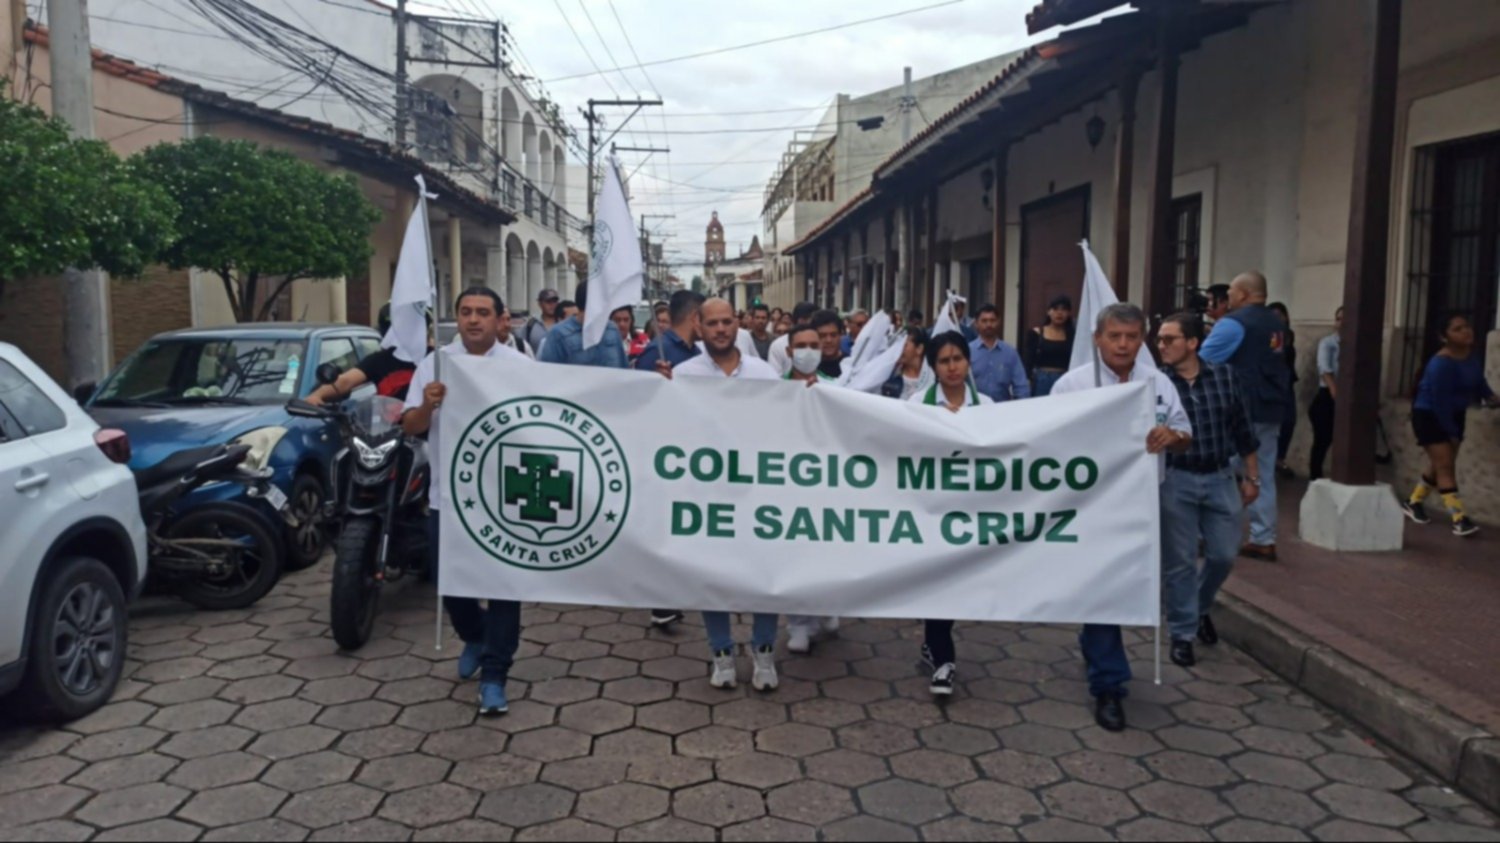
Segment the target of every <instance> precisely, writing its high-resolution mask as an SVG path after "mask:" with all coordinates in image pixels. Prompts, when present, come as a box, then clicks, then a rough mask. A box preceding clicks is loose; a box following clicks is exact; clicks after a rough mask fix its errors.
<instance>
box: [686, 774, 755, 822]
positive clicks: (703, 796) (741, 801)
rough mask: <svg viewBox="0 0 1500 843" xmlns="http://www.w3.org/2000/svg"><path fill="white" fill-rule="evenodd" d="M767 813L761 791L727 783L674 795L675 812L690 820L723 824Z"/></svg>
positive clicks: (701, 787)
mask: <svg viewBox="0 0 1500 843" xmlns="http://www.w3.org/2000/svg"><path fill="white" fill-rule="evenodd" d="M765 813H766V806H765V803H764V801H763V800H762V799H761V795H760V792H759V791H756V790H751V789H750V788H746V787H738V786H735V785H731V784H724V783H723V782H714V783H712V784H702V785H697V786H695V787H691V788H688V789H686V790H680V791H677V792H676V793H674V794H673V795H672V814H673V815H674V816H678V817H681V818H683V819H685V820H688V821H689V822H696V823H702V824H703V825H709V826H714V827H723V826H727V825H733V824H735V823H741V822H745V821H746V820H751V819H754V818H756V817H759V816H763V815H764V814H765Z"/></svg>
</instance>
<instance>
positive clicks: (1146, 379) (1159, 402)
mask: <svg viewBox="0 0 1500 843" xmlns="http://www.w3.org/2000/svg"><path fill="white" fill-rule="evenodd" d="M1096 367H1097V371H1098V375H1097V378H1098V381H1099V382H1098V383H1097V384H1096V383H1095V382H1094V381H1095V377H1096V376H1095V370H1096ZM1124 382H1127V383H1150V384H1151V387H1152V389H1154V390H1155V391H1156V423H1157V424H1158V425H1163V424H1164V425H1166V426H1167V427H1168V428H1170V429H1172V430H1175V431H1177V432H1178V433H1183V434H1186V435H1188V436H1192V435H1193V422H1192V420H1191V419H1189V418H1188V414H1187V409H1186V408H1184V407H1183V406H1182V396H1181V395H1180V394H1179V393H1178V392H1177V386H1176V385H1175V384H1173V383H1172V379H1171V378H1169V377H1167V376H1166V375H1165V374H1163V373H1162V371H1161V370H1160V369H1157V368H1155V367H1150V366H1142V365H1140V364H1139V363H1137V364H1136V366H1135V368H1134V369H1131V370H1130V379H1129V380H1128V381H1124ZM1118 383H1122V381H1121V380H1120V377H1119V376H1118V375H1116V374H1115V373H1114V370H1113V369H1111V368H1109V367H1108V366H1106V365H1104V364H1103V363H1094V364H1089V365H1087V366H1079V367H1078V368H1076V369H1073V370H1072V371H1070V372H1068V373H1067V374H1066V375H1063V376H1062V377H1061V378H1058V380H1057V383H1055V384H1053V385H1052V393H1051V394H1053V395H1060V394H1063V393H1066V392H1082V391H1083V390H1085V389H1094V388H1096V387H1098V386H1114V385H1115V384H1118ZM1157 456H1158V460H1157V464H1156V472H1157V480H1158V482H1159V481H1162V480H1166V479H1167V455H1166V454H1165V453H1162V454H1158V455H1157Z"/></svg>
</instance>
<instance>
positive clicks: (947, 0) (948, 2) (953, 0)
mask: <svg viewBox="0 0 1500 843" xmlns="http://www.w3.org/2000/svg"><path fill="white" fill-rule="evenodd" d="M962 2H964V0H942V2H940V3H933V4H931V5H928V6H918V7H916V8H913V9H906V10H903V11H900V12H892V13H891V14H888V15H878V16H876V17H873V18H864V19H862V20H856V21H849V22H847V23H841V24H836V25H834V26H825V27H822V28H821V29H810V30H807V31H806V32H795V33H792V34H791V35H780V36H777V37H775V38H767V39H764V40H762V41H753V42H751V43H749V44H736V45H735V46H732V47H720V48H718V49H715V50H705V51H703V52H700V53H690V54H688V55H685V56H675V57H673V58H669V59H655V60H653V61H648V62H641V63H639V64H636V65H633V66H631V67H629V68H620V67H615V68H610V70H608V71H605V70H596V71H595V72H594V73H575V74H573V75H571V76H558V77H556V78H553V79H548V80H547V81H548V82H565V81H567V80H570V79H583V78H585V77H588V76H603V75H604V74H605V73H609V72H613V71H617V70H632V69H635V68H644V67H657V66H659V65H663V64H674V63H676V62H683V61H690V60H692V59H701V58H705V57H707V56H717V55H721V54H723V53H731V52H734V51H736V50H748V49H750V48H752V47H764V46H765V45H767V44H778V43H781V42H783V41H791V40H794V39H797V38H806V37H808V36H809V35H821V34H823V33H825V32H835V31H837V30H840V29H848V28H850V27H853V26H861V25H863V24H867V23H875V22H877V21H883V20H890V19H892V18H899V17H904V16H906V15H914V14H917V13H918V12H926V11H931V10H932V9H940V8H942V7H944V6H952V5H955V4H957V3H962Z"/></svg>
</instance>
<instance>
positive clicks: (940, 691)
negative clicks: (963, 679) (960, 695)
mask: <svg viewBox="0 0 1500 843" xmlns="http://www.w3.org/2000/svg"><path fill="white" fill-rule="evenodd" d="M957 677H958V666H957V665H955V664H953V663H952V662H949V663H948V664H945V665H943V666H942V667H940V668H938V669H937V672H935V673H933V674H932V685H931V686H930V687H929V690H930V691H932V695H933V696H934V697H951V696H953V680H954V679H955V678H957Z"/></svg>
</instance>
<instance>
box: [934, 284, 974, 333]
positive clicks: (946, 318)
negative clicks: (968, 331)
mask: <svg viewBox="0 0 1500 843" xmlns="http://www.w3.org/2000/svg"><path fill="white" fill-rule="evenodd" d="M968 301H969V300H968V299H966V298H964V297H963V296H960V295H959V294H958V293H956V292H954V291H952V290H949V291H948V300H947V301H945V302H943V306H942V307H941V308H939V309H938V315H937V319H935V320H933V323H932V335H933V336H937V335H938V334H946V333H947V332H949V331H958V332H959V333H960V334H961V333H963V327H962V326H960V325H959V324H958V318H957V317H956V316H955V315H954V313H953V305H954V303H955V302H964V303H967V302H968Z"/></svg>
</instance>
